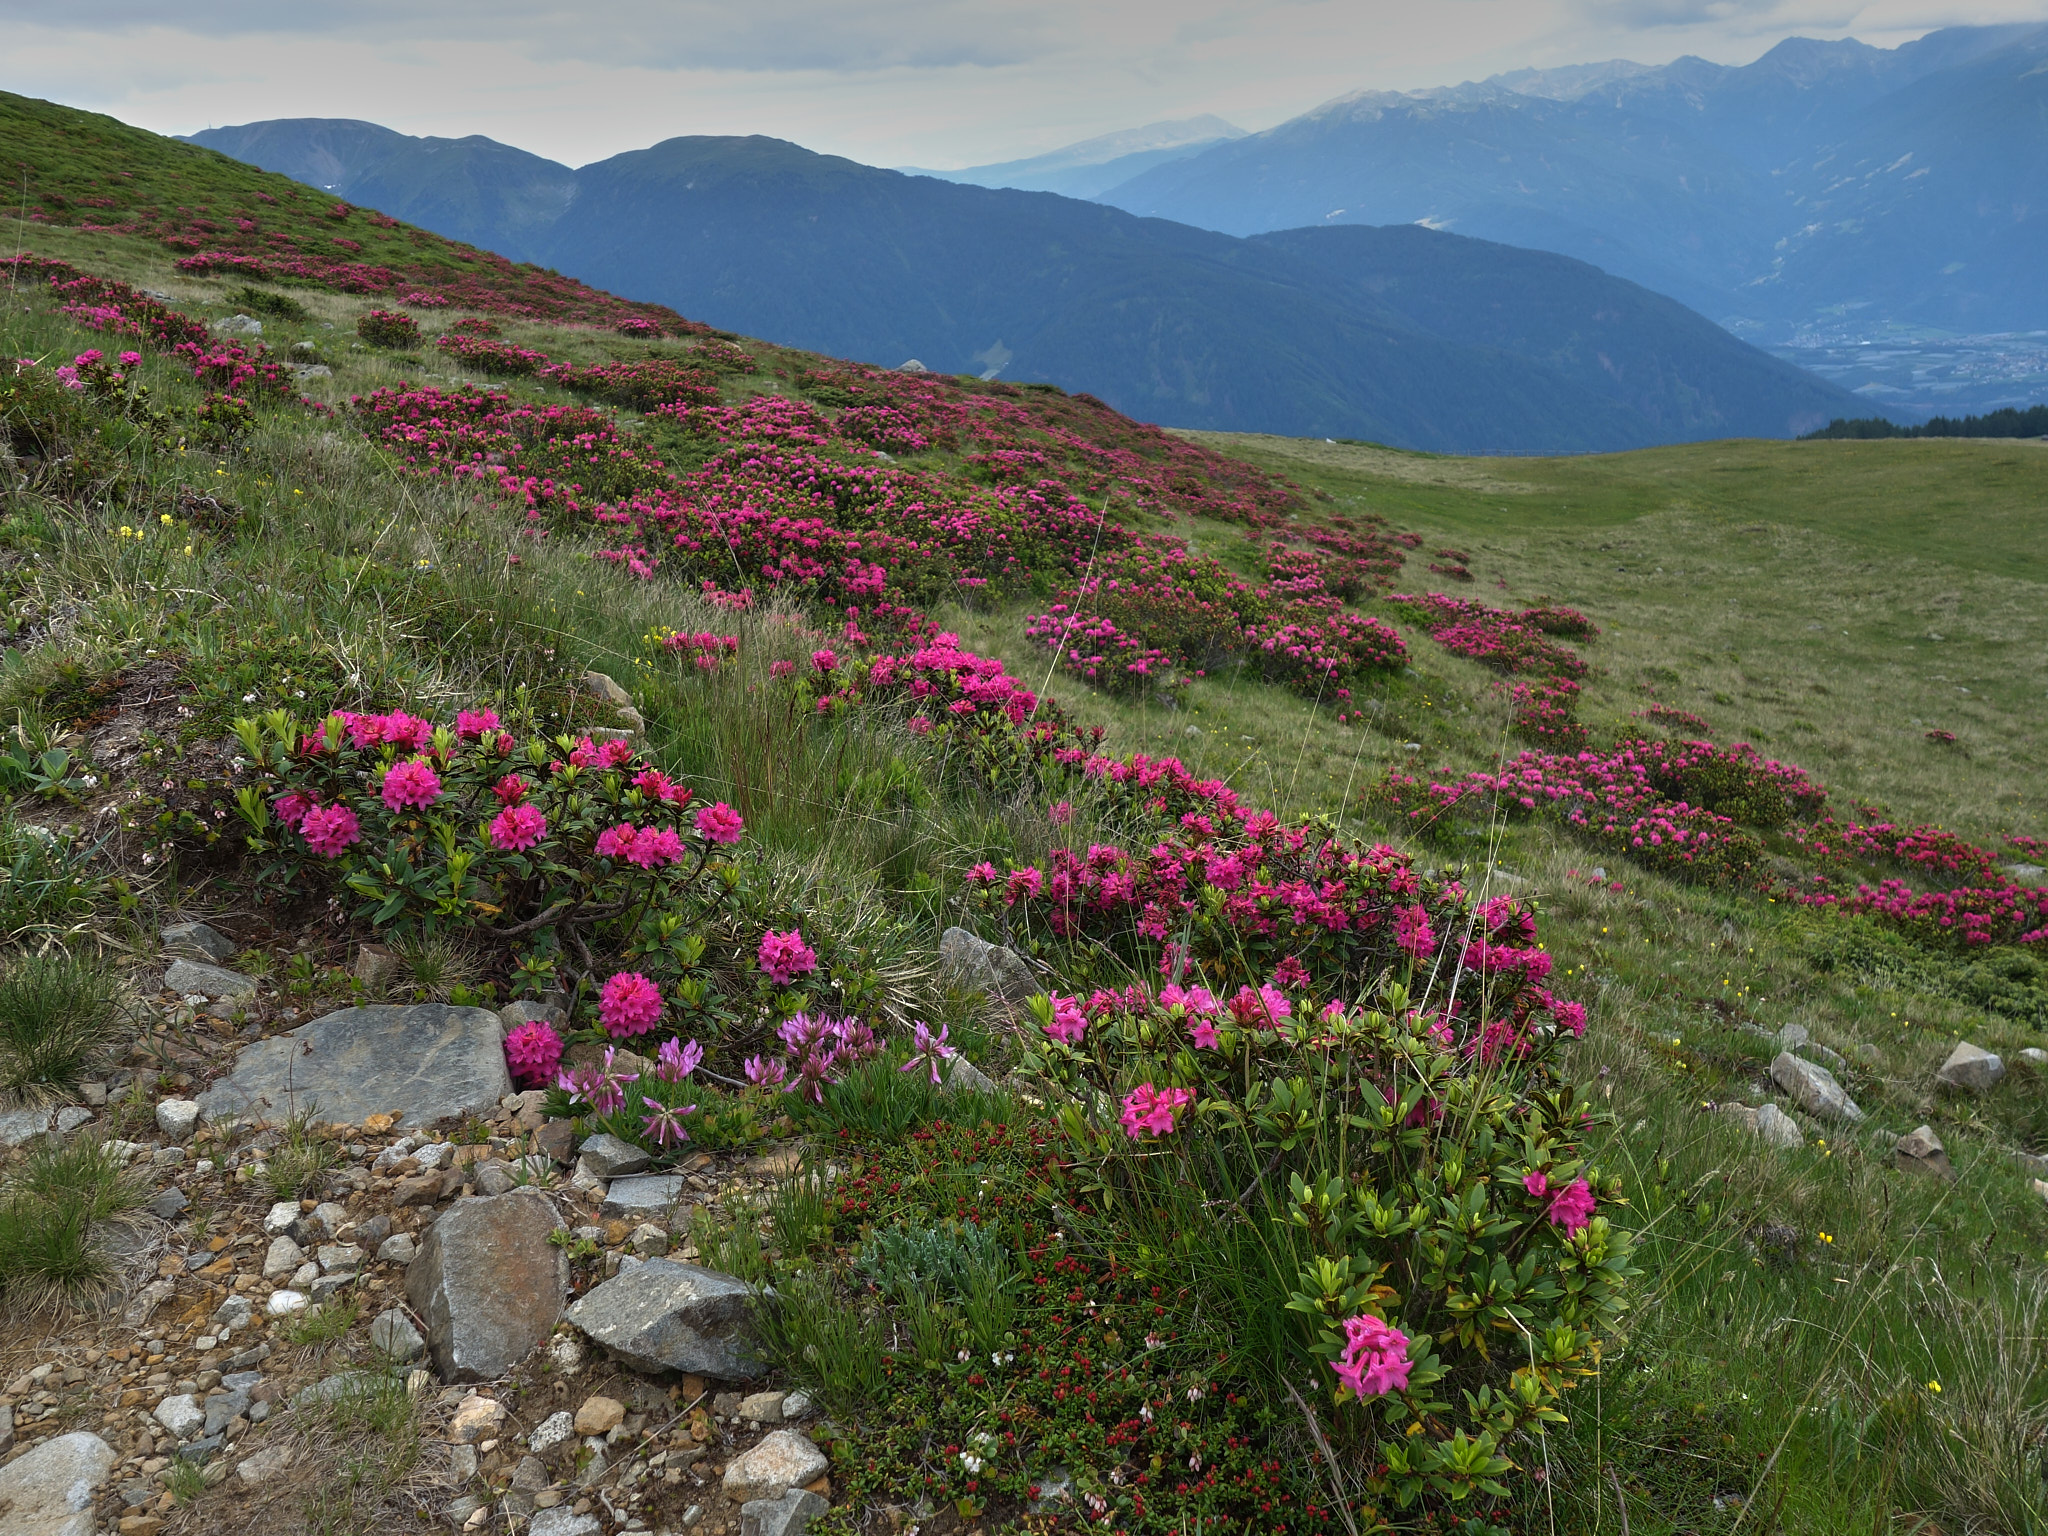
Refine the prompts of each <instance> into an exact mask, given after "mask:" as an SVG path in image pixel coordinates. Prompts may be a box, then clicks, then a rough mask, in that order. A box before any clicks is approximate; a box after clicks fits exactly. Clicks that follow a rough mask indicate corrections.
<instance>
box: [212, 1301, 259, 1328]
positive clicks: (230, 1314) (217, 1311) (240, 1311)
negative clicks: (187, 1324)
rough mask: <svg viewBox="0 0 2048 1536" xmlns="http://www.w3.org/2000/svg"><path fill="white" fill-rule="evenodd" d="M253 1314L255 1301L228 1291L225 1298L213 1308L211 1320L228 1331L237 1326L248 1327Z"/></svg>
mask: <svg viewBox="0 0 2048 1536" xmlns="http://www.w3.org/2000/svg"><path fill="white" fill-rule="evenodd" d="M255 1316H256V1305H255V1303H254V1302H252V1301H250V1300H249V1298H248V1297H246V1296H238V1295H236V1294H234V1293H233V1292H230V1293H229V1294H228V1297H227V1299H226V1300H225V1301H223V1302H222V1303H221V1304H220V1305H219V1306H217V1307H215V1308H214V1309H213V1321H215V1322H216V1323H219V1324H220V1325H221V1326H222V1327H223V1328H226V1329H227V1330H229V1331H230V1332H233V1331H234V1330H235V1329H237V1328H246V1327H248V1326H249V1324H250V1322H251V1321H253V1320H254V1318H255Z"/></svg>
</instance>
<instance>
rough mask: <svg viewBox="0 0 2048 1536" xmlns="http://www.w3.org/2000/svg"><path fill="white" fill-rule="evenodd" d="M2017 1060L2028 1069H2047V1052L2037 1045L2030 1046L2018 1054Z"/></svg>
mask: <svg viewBox="0 0 2048 1536" xmlns="http://www.w3.org/2000/svg"><path fill="white" fill-rule="evenodd" d="M2018 1055H2019V1059H2020V1060H2021V1061H2024V1062H2025V1063H2026V1064H2027V1065H2028V1066H2030V1067H2048V1051H2044V1050H2042V1049H2041V1047H2039V1046H2038V1045H2030V1046H2028V1047H2027V1048H2026V1049H2025V1050H2023V1051H2020V1052H2019V1053H2018Z"/></svg>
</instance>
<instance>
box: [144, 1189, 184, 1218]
mask: <svg viewBox="0 0 2048 1536" xmlns="http://www.w3.org/2000/svg"><path fill="white" fill-rule="evenodd" d="M191 1203H192V1202H191V1201H190V1200H187V1199H186V1198H185V1191H183V1190H182V1189H178V1188H176V1187H173V1188H170V1189H160V1190H158V1191H157V1192H156V1194H155V1195H154V1196H153V1197H152V1198H151V1200H150V1202H149V1204H147V1205H145V1206H144V1207H143V1209H144V1210H145V1211H147V1212H149V1214H150V1215H152V1216H154V1217H155V1218H156V1219H157V1220H158V1221H176V1220H177V1219H178V1213H179V1212H180V1211H182V1210H184V1209H185V1207H186V1206H188V1205H190V1204H191Z"/></svg>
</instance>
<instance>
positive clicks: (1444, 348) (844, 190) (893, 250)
mask: <svg viewBox="0 0 2048 1536" xmlns="http://www.w3.org/2000/svg"><path fill="white" fill-rule="evenodd" d="M195 139H196V141H197V142H199V143H201V144H205V145H209V146H211V147H214V148H217V149H220V150H222V151H224V152H227V153H229V154H232V155H234V156H235V157H236V158H240V159H244V160H247V161H251V162H253V163H255V164H258V165H261V166H262V167H264V168H265V169H267V170H275V171H281V172H284V173H285V174H287V175H291V176H295V177H298V178H300V179H303V180H308V181H313V182H315V183H316V184H318V185H321V186H324V187H327V188H328V189H330V190H332V191H334V192H336V193H338V194H340V195H342V196H345V197H347V198H348V199H350V200H351V201H353V202H358V203H362V204H366V205H370V206H375V207H378V208H381V209H383V210H384V211H385V212H387V213H391V214H394V215H396V216H398V217H400V218H403V219H406V220H408V221H410V222H413V223H417V224H423V225H425V226H427V227H428V228H430V229H433V230H435V231H436V232H437V233H442V234H446V235H450V236H453V237H455V238H459V239H462V240H466V241H469V242H470V243H472V244H475V245H480V246H485V247H488V248H490V249H494V250H497V251H500V252H503V253H504V254H506V255H508V256H511V257H513V258H514V259H517V260H523V261H532V262H537V263H540V264H542V265H545V266H549V267H554V268H556V269H558V270H561V271H564V272H568V273H570V274H572V275H574V276H576V277H579V278H581V279H583V280H584V281H586V282H592V283H597V284H600V285H602V286H604V287H606V288H609V289H611V290H613V291H615V292H619V293H623V294H629V295H633V296H635V297H639V298H644V299H651V300H658V301H659V302H662V303H665V304H669V305H671V306H672V307H674V308H676V309H679V310H681V311H682V312H683V313H685V314H688V315H691V316H694V317H697V318H700V319H704V320H707V321H709V322H711V323H712V324H714V325H718V326H721V327H724V328H726V329H729V330H733V331H737V332H742V333H745V334H749V335H755V336H761V337H765V338H768V339H771V340H774V341H777V342H781V343H784V344H786V345H791V346H798V347H805V348H810V349H813V350H816V351H820V352H826V353H830V354H833V355H836V356H841V357H850V358H857V359H861V360H863V361H867V362H873V363H880V364H883V365H886V366H893V365H895V364H898V363H901V362H903V361H905V360H906V359H909V358H916V359H918V360H920V361H921V362H923V363H924V364H925V365H926V366H928V367H931V368H935V369H938V370H941V371H945V372H954V373H979V374H985V375H993V374H997V373H1000V374H1001V375H1002V376H1003V377H1005V378H1009V379H1015V380H1022V381H1031V380H1043V381H1046V382H1050V383H1055V384H1059V385H1061V386H1062V387H1064V388H1067V389H1070V390H1086V391H1089V392H1091V393H1093V394H1095V395H1097V396H1099V397H1101V398H1102V399H1104V400H1106V401H1108V402H1109V403H1110V404H1111V405H1113V406H1115V407H1116V408H1117V409H1119V410H1121V411H1124V412H1126V413H1128V414H1131V415H1134V416H1138V417H1141V418H1143V419H1146V420H1151V421H1158V422H1162V423H1165V424H1168V425H1173V426H1185V427H1208V428H1216V429H1224V430H1239V431H1261V432H1280V433H1287V434H1292V435H1302V436H1319V437H1353V438H1367V439H1372V440H1376V441H1382V442H1388V443H1394V444H1399V445H1402V446H1406V447H1413V448H1424V449H1431V450H1437V451H1443V452H1507V453H1538V452H1581V451H1592V450H1608V449H1623V448H1631V447H1638V446H1645V445H1648V444H1652V443H1660V442H1672V441H1681V440H1687V439H1697V438H1705V437H1722V436H1787V435H1791V434H1795V433H1798V432H1803V431H1808V430H1811V429H1813V428H1815V427H1818V426H1821V425H1824V424H1825V423H1826V422H1827V421H1828V420H1830V419H1831V418H1833V417H1836V416H1844V415H1856V416H1865V415H1868V414H1869V413H1870V406H1869V403H1868V402H1867V401H1864V400H1861V399H1858V398H1857V397H1855V396H1853V395H1851V394H1849V393H1848V392H1846V391H1844V390H1842V389H1839V388H1837V387H1835V386H1832V385H1829V384H1827V383H1825V382H1824V381H1822V380H1820V379H1817V378H1815V377H1814V376H1812V375H1810V374H1806V373H1803V372H1801V371H1800V370H1798V369H1797V368H1794V367H1791V366H1789V365H1788V364H1786V363H1784V362H1781V361H1779V360H1777V359H1774V358H1772V357H1770V356H1769V355H1767V354H1765V353H1763V352H1761V351H1759V350H1757V349H1756V348H1753V347H1751V346H1748V345H1747V344H1745V343H1743V342H1741V341H1739V340H1737V339H1736V338H1734V337H1732V336H1730V335H1729V334H1728V333H1727V332H1726V331H1724V330H1722V329H1720V328H1719V327H1717V326H1715V325H1713V324H1712V323H1711V322H1709V321H1707V320H1705V319H1703V318H1702V317H1700V316H1699V315H1697V314H1695V313H1693V312H1691V311H1689V310H1687V309H1686V308H1684V307H1683V306H1682V305H1680V304H1678V303H1676V302H1674V301H1672V300H1670V299H1668V298H1664V297H1661V296H1659V295H1657V294H1654V293H1650V292H1648V291H1646V290H1644V289H1643V288H1640V287H1638V286H1636V285H1635V284H1632V283H1629V282H1626V281H1623V280H1621V279H1618V278H1614V277H1611V276H1608V275H1607V274H1605V273H1603V272H1600V271H1598V270H1596V269H1595V268H1593V267H1591V266H1588V265H1586V264H1584V263H1581V262H1577V261H1573V260H1570V259H1568V258H1564V257H1560V256H1556V255H1553V254H1549V253H1546V252H1537V251H1526V250H1516V249H1513V248H1510V247H1507V246H1503V245H1498V244H1493V243H1491V242H1486V241H1480V240H1473V239H1470V238H1467V237H1465V236H1461V235H1453V234H1445V233H1441V232H1437V231H1431V230H1427V229H1422V228H1418V227H1414V226H1410V227H1406V228H1394V229H1369V228H1360V227H1357V226H1351V227H1346V228H1329V229H1309V230H1298V231H1292V232H1287V233H1281V234H1273V235H1267V236H1261V237H1259V238H1256V239H1240V238H1237V237H1234V236H1230V235H1224V234H1218V233H1214V232H1211V231H1207V230H1201V229H1196V228H1192V227H1190V226H1187V225H1184V224H1175V223H1171V222H1168V221H1165V220H1160V219H1141V218H1135V217H1133V216H1131V215H1130V214H1127V213H1124V212H1122V211H1120V210H1118V209H1115V208H1111V207H1107V206H1105V205H1103V204H1100V203H1092V202H1084V201H1079V200H1076V199H1072V198H1065V197H1059V196H1054V195H1051V194H1048V193H1042V192H1020V191H1014V190H1002V189H992V188H984V187H979V186H971V185H962V184H956V183H953V182H947V181H940V180H937V179H935V178H931V177H924V176H906V175H903V174H900V173H898V172H895V171H886V170H880V169H877V168H874V167H871V166H864V165H859V164H856V163H855V162H853V161H850V160H844V159H839V158H837V157H834V156H828V155H818V154H813V153H811V152H810V151H808V150H804V149H801V148H799V147H798V146H796V145H793V144H788V143H784V142H782V141H780V140H776V139H768V138H681V139H671V140H668V141H667V142H665V143H662V144H658V145H655V146H654V147H653V148H651V149H646V150H637V151H634V152H632V153H629V154H623V155H617V156H614V157H613V158H611V159H609V160H604V161H600V162H598V163H596V164H594V165H588V166H584V167H582V168H581V169H580V170H575V171H571V170H570V169H569V168H568V167H566V166H561V165H557V164H555V163H553V162H551V161H547V160H542V159H539V158H538V157H535V156H532V155H526V154H524V153H522V152H520V151H517V150H512V149H508V148H507V147H505V146H504V145H500V144H495V143H493V142H492V141H490V140H488V139H481V138H466V139H454V140H449V139H414V138H408V137H406V136H404V135H401V134H396V133H392V132H390V131H389V130H385V129H380V128H377V127H375V126H374V125H371V124H366V123H356V122H335V121H328V120H318V119H314V120H300V121H284V122H269V123H257V124H251V125H248V126H246V127H241V128H226V129H214V130H210V131H209V132H207V133H204V134H200V135H196V136H195Z"/></svg>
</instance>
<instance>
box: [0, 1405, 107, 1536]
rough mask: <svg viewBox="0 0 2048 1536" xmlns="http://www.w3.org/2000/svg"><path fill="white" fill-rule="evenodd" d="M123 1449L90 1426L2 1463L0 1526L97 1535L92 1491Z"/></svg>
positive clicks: (18, 1535)
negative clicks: (116, 1446)
mask: <svg viewBox="0 0 2048 1536" xmlns="http://www.w3.org/2000/svg"><path fill="white" fill-rule="evenodd" d="M120 1459H121V1458H120V1454H119V1453H118V1452H117V1451H116V1450H115V1449H114V1448H113V1447H112V1446H111V1445H109V1444H107V1442H106V1441H104V1440H102V1439H101V1438H100V1437H99V1436H98V1435H95V1434H93V1433H91V1432H90V1431H89V1430H78V1431H75V1432H74V1433H72V1434H68V1435H58V1436H57V1437H56V1438H55V1439H51V1440H45V1441H44V1442H43V1443H42V1444H41V1445H39V1446H37V1447H36V1448H35V1449H34V1450H32V1451H29V1452H26V1453H25V1454H23V1455H21V1456H18V1457H16V1458H15V1459H14V1460H13V1461H10V1462H9V1463H8V1464H7V1465H6V1466H4V1467H0V1530H5V1531H6V1532H7V1536H94V1532H95V1531H97V1530H98V1529H99V1523H98V1522H97V1521H96V1520H95V1519H94V1518H93V1497H92V1496H93V1490H94V1489H95V1488H97V1487H99V1486H100V1484H102V1483H104V1482H105V1481H106V1480H107V1474H108V1473H109V1472H111V1471H113V1469H114V1463H115V1462H117V1461H119V1460H120Z"/></svg>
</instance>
